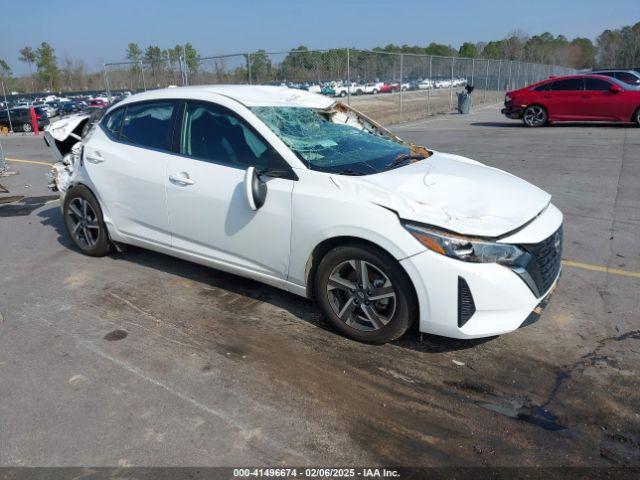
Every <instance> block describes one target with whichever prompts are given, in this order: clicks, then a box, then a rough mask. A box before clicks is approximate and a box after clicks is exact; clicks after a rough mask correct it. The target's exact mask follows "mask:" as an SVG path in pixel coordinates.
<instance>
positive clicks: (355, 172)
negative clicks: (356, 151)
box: [335, 169, 367, 177]
mask: <svg viewBox="0 0 640 480" xmlns="http://www.w3.org/2000/svg"><path fill="white" fill-rule="evenodd" d="M335 173H336V174H337V175H351V176H354V177H356V176H360V175H367V174H366V173H363V172H357V171H355V170H350V169H348V170H340V171H339V172H335Z"/></svg>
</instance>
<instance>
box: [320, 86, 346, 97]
mask: <svg viewBox="0 0 640 480" xmlns="http://www.w3.org/2000/svg"><path fill="white" fill-rule="evenodd" d="M320 93H321V94H322V95H327V96H329V97H335V96H336V89H335V86H333V85H325V86H324V87H322V89H321V90H320ZM344 96H346V93H345V95H344Z"/></svg>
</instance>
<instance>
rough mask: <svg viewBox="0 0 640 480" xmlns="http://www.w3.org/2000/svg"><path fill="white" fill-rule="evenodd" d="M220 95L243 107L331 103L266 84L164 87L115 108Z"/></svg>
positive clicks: (293, 90) (322, 104)
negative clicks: (134, 103) (141, 103)
mask: <svg viewBox="0 0 640 480" xmlns="http://www.w3.org/2000/svg"><path fill="white" fill-rule="evenodd" d="M219 95H222V96H224V97H228V98H231V99H233V100H236V101H238V102H239V103H241V104H243V105H244V106H246V107H304V108H317V109H326V108H329V107H330V106H331V105H332V104H333V103H334V100H333V99H331V98H327V97H325V96H323V95H319V94H317V93H311V92H307V91H306V90H298V89H294V88H288V87H281V86H267V85H199V86H192V87H176V88H163V89H159V90H150V91H147V92H143V93H137V94H135V95H131V96H129V97H127V98H126V99H124V100H122V101H120V102H119V103H118V105H126V104H128V103H132V102H141V101H145V100H157V99H164V98H166V99H170V98H171V99H173V98H185V99H192V100H215V97H216V96H219Z"/></svg>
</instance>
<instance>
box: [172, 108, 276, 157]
mask: <svg viewBox="0 0 640 480" xmlns="http://www.w3.org/2000/svg"><path fill="white" fill-rule="evenodd" d="M180 144H181V147H180V152H181V153H182V154H183V155H187V156H189V157H193V158H197V159H200V160H210V161H212V162H215V163H221V164H223V165H228V166H230V167H236V168H241V169H245V168H247V167H249V166H254V167H256V168H257V169H264V168H266V167H267V164H268V161H269V160H268V158H269V156H270V155H271V154H272V149H271V148H270V146H269V145H268V144H267V143H266V142H265V141H264V140H262V139H261V138H260V137H258V135H257V134H256V133H255V132H254V131H253V129H252V128H251V127H249V125H247V123H246V122H245V121H244V120H242V119H241V118H239V117H238V116H237V115H235V114H234V113H233V112H231V111H229V110H227V109H226V108H223V107H219V106H216V105H212V104H205V103H195V102H187V108H186V109H185V114H184V122H183V128H182V138H181V142H180Z"/></svg>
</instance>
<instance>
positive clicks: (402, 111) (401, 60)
mask: <svg viewBox="0 0 640 480" xmlns="http://www.w3.org/2000/svg"><path fill="white" fill-rule="evenodd" d="M403 75H404V53H401V54H400V121H401V122H402V114H403V113H404V110H403V104H402V78H403Z"/></svg>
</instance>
